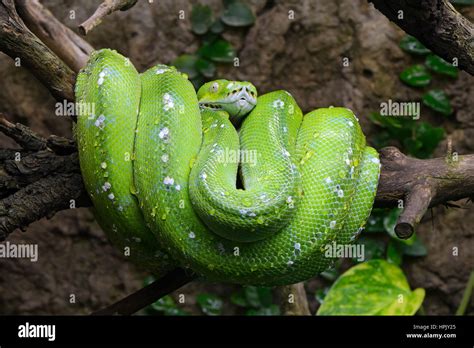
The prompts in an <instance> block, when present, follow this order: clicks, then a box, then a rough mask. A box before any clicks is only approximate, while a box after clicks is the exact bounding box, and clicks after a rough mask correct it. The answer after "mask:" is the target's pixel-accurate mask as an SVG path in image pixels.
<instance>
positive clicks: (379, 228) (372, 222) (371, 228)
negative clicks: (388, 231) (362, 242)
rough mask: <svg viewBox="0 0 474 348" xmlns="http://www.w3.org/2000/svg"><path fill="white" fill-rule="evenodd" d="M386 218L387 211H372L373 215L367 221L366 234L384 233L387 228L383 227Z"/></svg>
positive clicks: (375, 209)
mask: <svg viewBox="0 0 474 348" xmlns="http://www.w3.org/2000/svg"><path fill="white" fill-rule="evenodd" d="M384 216H385V209H377V208H374V209H372V213H371V214H370V216H369V219H368V220H367V224H366V225H365V232H368V233H378V232H384V231H385V228H384V225H383V219H384Z"/></svg>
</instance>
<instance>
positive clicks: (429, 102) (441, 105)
mask: <svg viewBox="0 0 474 348" xmlns="http://www.w3.org/2000/svg"><path fill="white" fill-rule="evenodd" d="M422 99H423V104H425V105H426V106H428V107H429V108H430V109H433V110H434V111H436V112H439V113H440V114H443V115H445V116H449V115H451V114H452V113H453V108H452V107H451V102H450V100H449V97H448V96H447V95H446V93H444V92H443V91H442V90H440V89H432V90H431V91H428V92H426V93H425V94H424V95H423V98H422Z"/></svg>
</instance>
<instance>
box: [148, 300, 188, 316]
mask: <svg viewBox="0 0 474 348" xmlns="http://www.w3.org/2000/svg"><path fill="white" fill-rule="evenodd" d="M150 308H151V309H152V310H154V311H156V312H159V313H162V314H164V315H179V316H182V315H188V313H186V312H185V311H183V310H182V309H180V308H178V307H177V305H176V303H175V302H174V299H173V298H172V297H171V296H169V295H167V296H164V297H162V298H160V299H159V300H158V301H155V302H154V303H152V304H151V305H150Z"/></svg>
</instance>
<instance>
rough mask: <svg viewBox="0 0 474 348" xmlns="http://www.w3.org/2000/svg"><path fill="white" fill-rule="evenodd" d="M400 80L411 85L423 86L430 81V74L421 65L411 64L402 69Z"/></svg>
mask: <svg viewBox="0 0 474 348" xmlns="http://www.w3.org/2000/svg"><path fill="white" fill-rule="evenodd" d="M400 80H402V81H403V82H404V83H405V84H407V85H408V86H411V87H425V86H428V85H429V83H430V82H431V75H430V73H429V72H428V70H426V68H425V67H424V66H423V65H412V66H410V67H408V68H406V69H405V70H403V71H402V73H401V74H400Z"/></svg>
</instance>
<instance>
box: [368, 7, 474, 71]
mask: <svg viewBox="0 0 474 348" xmlns="http://www.w3.org/2000/svg"><path fill="white" fill-rule="evenodd" d="M369 1H370V2H372V3H373V4H374V6H375V7H376V8H377V9H378V10H379V11H380V12H382V13H383V14H384V15H385V16H386V17H387V18H388V19H390V20H391V21H392V22H394V23H395V24H396V25H398V26H399V27H400V28H401V29H403V30H404V31H405V32H407V33H408V34H410V35H412V36H414V37H416V38H417V39H418V40H420V41H421V42H422V43H423V44H424V45H425V46H426V47H428V48H429V49H430V50H432V51H433V52H434V53H436V54H437V55H439V56H440V57H442V58H444V59H445V60H446V61H448V62H453V61H454V59H455V58H456V59H457V60H458V63H459V67H460V68H461V69H463V70H465V71H466V72H468V73H469V74H471V75H474V26H473V24H472V23H471V22H470V21H469V20H467V19H466V18H465V17H464V16H463V15H461V14H460V13H459V12H458V11H456V9H455V8H454V7H453V5H451V3H450V2H449V1H448V0H369Z"/></svg>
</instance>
